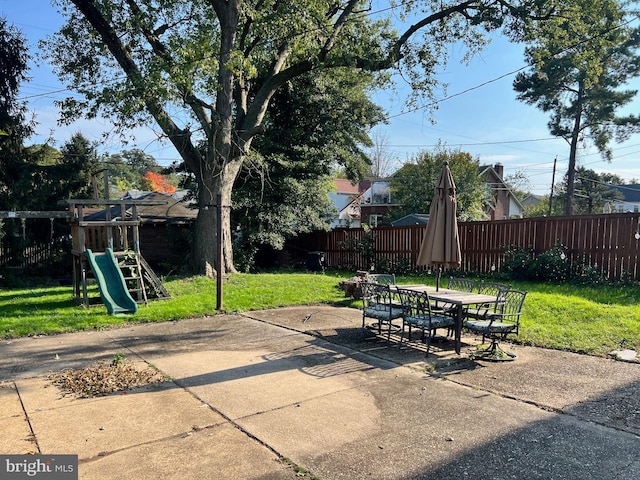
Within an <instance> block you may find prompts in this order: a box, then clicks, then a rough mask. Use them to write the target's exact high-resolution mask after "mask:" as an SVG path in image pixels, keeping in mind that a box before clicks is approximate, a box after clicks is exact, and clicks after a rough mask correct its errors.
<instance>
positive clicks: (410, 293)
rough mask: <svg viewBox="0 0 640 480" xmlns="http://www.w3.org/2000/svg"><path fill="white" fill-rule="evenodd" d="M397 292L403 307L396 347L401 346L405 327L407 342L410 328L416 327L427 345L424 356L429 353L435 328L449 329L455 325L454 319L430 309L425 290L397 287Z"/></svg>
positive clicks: (409, 338) (409, 336)
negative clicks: (400, 328) (398, 339)
mask: <svg viewBox="0 0 640 480" xmlns="http://www.w3.org/2000/svg"><path fill="white" fill-rule="evenodd" d="M398 294H399V295H400V301H401V302H402V305H403V307H404V314H403V316H402V331H401V333H400V344H399V346H398V347H399V348H400V347H402V342H403V340H404V334H405V330H407V327H408V341H409V342H410V341H411V330H412V328H418V329H420V331H421V333H422V336H421V339H422V340H423V341H424V342H425V343H426V346H427V352H426V354H425V356H427V355H429V349H430V348H431V339H432V338H433V335H434V333H435V332H436V330H437V329H438V328H447V329H449V330H451V329H452V328H453V327H454V325H455V319H454V318H453V317H452V316H451V315H444V314H442V313H434V312H433V311H432V310H431V304H430V302H429V294H428V293H427V292H426V291H421V292H420V291H415V290H407V289H402V288H399V289H398Z"/></svg>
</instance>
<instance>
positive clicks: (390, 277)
mask: <svg viewBox="0 0 640 480" xmlns="http://www.w3.org/2000/svg"><path fill="white" fill-rule="evenodd" d="M367 281H368V282H370V283H379V284H381V285H395V284H396V276H395V275H394V274H393V273H369V274H368V275H367Z"/></svg>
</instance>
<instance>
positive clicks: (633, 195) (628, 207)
mask: <svg viewBox="0 0 640 480" xmlns="http://www.w3.org/2000/svg"><path fill="white" fill-rule="evenodd" d="M612 188H615V189H616V190H618V191H619V192H620V193H621V194H622V195H623V198H622V200H612V201H611V202H610V205H611V212H617V213H624V212H634V213H637V212H639V211H640V184H637V183H636V184H631V185H612Z"/></svg>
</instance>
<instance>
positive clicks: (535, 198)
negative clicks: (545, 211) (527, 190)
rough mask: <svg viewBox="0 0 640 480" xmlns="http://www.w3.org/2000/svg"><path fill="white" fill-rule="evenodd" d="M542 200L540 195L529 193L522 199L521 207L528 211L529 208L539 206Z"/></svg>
mask: <svg viewBox="0 0 640 480" xmlns="http://www.w3.org/2000/svg"><path fill="white" fill-rule="evenodd" d="M543 200H544V197H543V196H542V195H536V194H534V193H531V194H529V195H527V196H526V197H525V198H523V199H522V206H523V207H524V208H525V210H528V209H529V208H533V207H536V206H538V205H540V204H541V203H542V202H543Z"/></svg>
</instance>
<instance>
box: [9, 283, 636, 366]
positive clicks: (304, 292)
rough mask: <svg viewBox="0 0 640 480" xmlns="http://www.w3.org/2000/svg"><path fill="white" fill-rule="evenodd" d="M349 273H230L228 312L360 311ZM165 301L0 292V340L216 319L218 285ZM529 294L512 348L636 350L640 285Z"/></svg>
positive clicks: (183, 291) (50, 290)
mask: <svg viewBox="0 0 640 480" xmlns="http://www.w3.org/2000/svg"><path fill="white" fill-rule="evenodd" d="M350 276H351V274H350V273H349V272H342V273H341V272H327V273H316V274H314V273H300V272H294V273H291V272H278V273H261V274H244V273H239V274H234V275H230V276H228V278H226V279H225V281H224V288H223V295H224V297H223V306H224V310H225V311H226V312H246V311H250V310H262V309H268V308H277V307H283V306H288V305H313V304H331V305H337V306H352V307H355V308H359V307H360V302H359V301H357V300H351V299H346V298H345V297H344V294H343V292H342V290H341V289H340V288H338V283H339V282H340V281H342V280H345V279H347V278H349V277H350ZM396 278H397V282H398V283H399V284H402V283H404V284H415V283H426V284H431V285H433V284H434V283H435V280H434V278H433V277H432V276H397V277H396ZM165 286H166V288H167V289H168V290H169V292H170V293H171V295H172V298H171V299H168V300H162V301H155V302H150V303H149V305H148V306H141V307H140V309H139V311H138V313H137V314H136V315H135V316H127V317H114V316H110V315H108V314H107V313H106V309H105V308H104V306H96V307H92V308H88V309H87V308H83V307H80V306H78V305H76V303H75V302H74V300H73V297H72V295H73V290H72V288H71V287H44V288H26V289H16V290H4V291H0V337H1V338H15V337H24V336H29V335H48V334H54V333H61V332H71V331H77V330H87V329H101V328H107V327H110V326H113V325H118V324H124V323H141V322H159V321H169V320H180V319H183V318H191V317H201V316H207V315H215V314H216V313H218V312H216V310H215V307H216V283H215V281H212V280H210V279H208V278H205V277H189V278H173V279H169V280H167V281H165ZM513 287H514V288H519V289H522V290H526V291H528V292H529V294H528V296H527V299H526V301H525V306H524V313H523V316H522V323H521V330H520V335H519V336H518V341H519V342H520V343H523V344H527V345H535V346H540V347H547V348H554V349H559V350H570V351H574V352H579V353H586V354H590V355H606V354H607V353H608V352H610V351H611V350H614V349H618V348H630V349H634V350H638V351H640V286H633V287H630V286H625V287H615V286H602V287H581V286H573V285H568V284H562V285H553V284H550V283H532V282H526V283H525V282H522V283H516V282H514V284H513Z"/></svg>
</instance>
